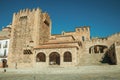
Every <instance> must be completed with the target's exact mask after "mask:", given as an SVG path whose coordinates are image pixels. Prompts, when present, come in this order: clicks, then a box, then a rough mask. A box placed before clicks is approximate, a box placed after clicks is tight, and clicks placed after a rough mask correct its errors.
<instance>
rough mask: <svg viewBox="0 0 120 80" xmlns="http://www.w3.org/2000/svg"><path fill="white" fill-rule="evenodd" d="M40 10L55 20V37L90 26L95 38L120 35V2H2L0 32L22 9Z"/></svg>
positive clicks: (22, 0) (68, 0)
mask: <svg viewBox="0 0 120 80" xmlns="http://www.w3.org/2000/svg"><path fill="white" fill-rule="evenodd" d="M37 7H40V8H41V9H42V11H43V12H48V14H49V15H50V17H51V19H52V34H60V33H61V32H62V31H65V32H67V31H74V30H75V27H79V26H90V28H91V36H94V37H95V36H100V37H105V36H109V35H111V34H114V33H116V32H120V0H0V29H2V26H6V25H8V24H9V23H11V22H12V15H13V13H14V12H18V11H19V10H20V9H25V8H30V9H33V8H37Z"/></svg>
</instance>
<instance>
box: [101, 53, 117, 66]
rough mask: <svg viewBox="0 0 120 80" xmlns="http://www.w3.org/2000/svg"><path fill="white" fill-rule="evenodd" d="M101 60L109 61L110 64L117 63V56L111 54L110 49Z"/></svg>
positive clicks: (102, 61)
mask: <svg viewBox="0 0 120 80" xmlns="http://www.w3.org/2000/svg"><path fill="white" fill-rule="evenodd" d="M113 54H114V55H115V53H112V55H113ZM100 62H101V63H108V64H110V65H117V61H116V57H115V56H111V53H109V51H106V53H105V54H104V56H103V58H102V60H101V61H100Z"/></svg>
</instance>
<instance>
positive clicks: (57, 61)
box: [49, 52, 60, 65]
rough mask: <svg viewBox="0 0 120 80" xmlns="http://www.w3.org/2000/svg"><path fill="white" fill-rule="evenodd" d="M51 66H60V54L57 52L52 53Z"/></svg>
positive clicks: (50, 56) (50, 57)
mask: <svg viewBox="0 0 120 80" xmlns="http://www.w3.org/2000/svg"><path fill="white" fill-rule="evenodd" d="M49 64H50V65H60V54H59V53H57V52H52V53H51V54H50V55H49Z"/></svg>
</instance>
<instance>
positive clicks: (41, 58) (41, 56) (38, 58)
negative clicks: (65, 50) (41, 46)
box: [36, 52, 46, 62]
mask: <svg viewBox="0 0 120 80" xmlns="http://www.w3.org/2000/svg"><path fill="white" fill-rule="evenodd" d="M45 61H46V56H45V54H44V53H42V52H40V53H38V54H37V56H36V62H45Z"/></svg>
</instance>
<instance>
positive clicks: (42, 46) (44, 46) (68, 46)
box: [34, 45, 78, 49]
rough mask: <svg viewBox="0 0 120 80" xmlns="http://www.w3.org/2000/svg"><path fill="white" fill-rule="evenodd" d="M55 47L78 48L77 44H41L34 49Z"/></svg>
mask: <svg viewBox="0 0 120 80" xmlns="http://www.w3.org/2000/svg"><path fill="white" fill-rule="evenodd" d="M54 48H77V49H78V47H77V46H72V45H40V46H37V47H35V48H34V49H54Z"/></svg>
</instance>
